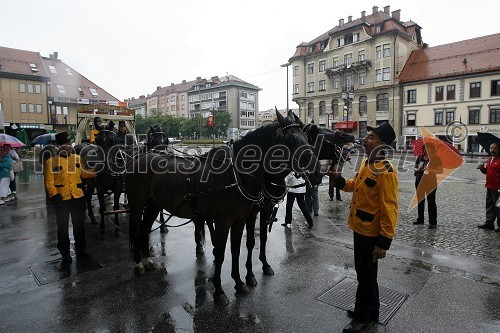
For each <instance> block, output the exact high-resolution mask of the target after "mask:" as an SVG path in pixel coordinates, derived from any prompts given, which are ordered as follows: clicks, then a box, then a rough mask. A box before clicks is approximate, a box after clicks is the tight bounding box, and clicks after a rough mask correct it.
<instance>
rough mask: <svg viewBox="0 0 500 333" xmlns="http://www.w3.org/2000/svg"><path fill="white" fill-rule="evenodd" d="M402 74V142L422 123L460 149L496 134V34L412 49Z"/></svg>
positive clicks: (499, 61) (499, 81)
mask: <svg viewBox="0 0 500 333" xmlns="http://www.w3.org/2000/svg"><path fill="white" fill-rule="evenodd" d="M400 80H401V96H404V97H403V112H402V118H403V137H404V142H405V146H406V147H409V146H410V144H411V141H413V140H414V139H416V138H417V136H418V135H419V134H420V133H419V130H418V128H419V127H420V126H423V127H425V128H426V129H427V130H429V131H430V132H432V133H433V134H435V135H436V136H438V137H439V138H441V139H443V140H446V141H448V142H452V143H453V144H454V145H455V147H456V148H457V149H459V150H461V151H463V152H479V151H481V149H482V147H480V146H479V145H478V143H477V141H476V140H477V132H490V133H496V134H500V34H494V35H488V36H483V37H478V38H473V39H469V40H464V41H459V42H455V43H449V44H445V45H439V46H435V47H430V48H425V49H421V50H417V51H413V53H412V54H411V56H410V58H409V59H408V61H407V63H406V65H405V67H404V69H403V71H402V73H401V76H400Z"/></svg>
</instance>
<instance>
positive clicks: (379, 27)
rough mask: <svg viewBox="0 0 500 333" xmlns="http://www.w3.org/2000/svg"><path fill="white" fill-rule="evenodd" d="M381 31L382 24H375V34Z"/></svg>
mask: <svg viewBox="0 0 500 333" xmlns="http://www.w3.org/2000/svg"><path fill="white" fill-rule="evenodd" d="M381 31H382V25H377V26H376V27H375V33H376V34H379V33H380V32H381Z"/></svg>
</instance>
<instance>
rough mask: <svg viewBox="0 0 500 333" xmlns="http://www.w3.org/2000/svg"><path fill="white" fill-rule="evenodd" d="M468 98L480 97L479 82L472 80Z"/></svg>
mask: <svg viewBox="0 0 500 333" xmlns="http://www.w3.org/2000/svg"><path fill="white" fill-rule="evenodd" d="M469 95H470V98H478V97H481V82H472V83H471V84H470V91H469Z"/></svg>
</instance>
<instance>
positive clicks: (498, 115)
mask: <svg viewBox="0 0 500 333" xmlns="http://www.w3.org/2000/svg"><path fill="white" fill-rule="evenodd" d="M21 105H22V104H21ZM490 124H500V108H498V107H497V108H491V109H490Z"/></svg>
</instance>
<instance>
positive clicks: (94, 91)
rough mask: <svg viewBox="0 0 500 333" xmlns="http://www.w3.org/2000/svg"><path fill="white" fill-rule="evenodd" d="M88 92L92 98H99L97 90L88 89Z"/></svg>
mask: <svg viewBox="0 0 500 333" xmlns="http://www.w3.org/2000/svg"><path fill="white" fill-rule="evenodd" d="M89 91H90V93H91V94H92V97H99V94H98V93H97V90H96V89H95V88H89Z"/></svg>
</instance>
